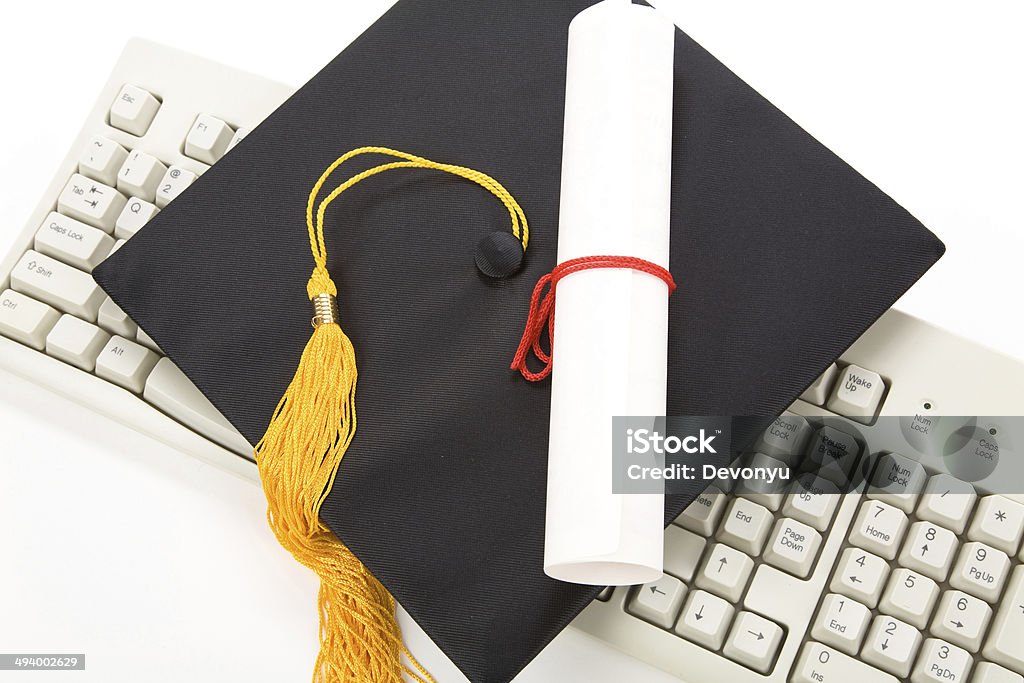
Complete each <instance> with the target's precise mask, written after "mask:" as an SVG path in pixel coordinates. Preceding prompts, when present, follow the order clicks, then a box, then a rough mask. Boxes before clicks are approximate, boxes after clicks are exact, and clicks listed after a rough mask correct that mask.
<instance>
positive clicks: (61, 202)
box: [57, 173, 128, 232]
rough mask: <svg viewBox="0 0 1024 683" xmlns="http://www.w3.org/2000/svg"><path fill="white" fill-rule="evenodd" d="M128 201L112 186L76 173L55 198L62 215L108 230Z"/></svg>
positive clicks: (111, 228)
mask: <svg viewBox="0 0 1024 683" xmlns="http://www.w3.org/2000/svg"><path fill="white" fill-rule="evenodd" d="M127 201H128V200H127V199H125V196H124V195H123V194H121V193H120V192H118V191H117V190H115V189H114V188H112V187H110V186H108V185H104V184H103V183H98V182H96V181H95V180H89V179H88V178H86V177H85V176H84V175H80V174H78V173H76V174H74V175H73V176H71V180H69V181H68V182H67V185H65V186H64V190H63V191H62V192H61V193H60V196H59V197H58V198H57V210H58V211H60V212H61V213H62V214H64V215H65V216H70V217H71V218H74V219H76V220H79V221H82V222H83V223H88V224H89V225H91V226H93V227H95V228H100V229H101V230H103V231H105V232H111V231H112V230H113V229H114V221H116V220H117V217H118V215H119V214H120V213H121V209H123V208H124V205H125V202H127Z"/></svg>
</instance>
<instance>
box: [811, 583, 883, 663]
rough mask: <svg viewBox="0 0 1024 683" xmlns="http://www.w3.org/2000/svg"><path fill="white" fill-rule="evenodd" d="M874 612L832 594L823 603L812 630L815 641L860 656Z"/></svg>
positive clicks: (857, 603)
mask: <svg viewBox="0 0 1024 683" xmlns="http://www.w3.org/2000/svg"><path fill="white" fill-rule="evenodd" d="M870 621H871V610H869V609H868V608H867V607H865V606H864V605H862V604H860V603H859V602H857V601H856V600H850V599H849V598H848V597H846V596H845V595H838V594H836V593H829V594H828V595H826V596H825V599H824V600H823V601H822V603H821V608H820V609H819V610H818V617H817V619H815V620H814V626H813V627H812V628H811V637H812V638H814V639H815V640H820V641H821V642H823V643H825V644H827V645H831V646H832V647H835V648H837V649H839V650H842V651H843V652H845V653H846V654H848V655H856V654H857V651H858V650H860V644H861V642H862V641H863V640H864V634H865V633H867V630H868V623H870Z"/></svg>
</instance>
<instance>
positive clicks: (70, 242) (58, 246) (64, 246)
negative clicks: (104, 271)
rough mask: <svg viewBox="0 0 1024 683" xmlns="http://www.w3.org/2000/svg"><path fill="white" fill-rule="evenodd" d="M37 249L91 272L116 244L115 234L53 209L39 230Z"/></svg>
mask: <svg viewBox="0 0 1024 683" xmlns="http://www.w3.org/2000/svg"><path fill="white" fill-rule="evenodd" d="M35 248H36V251H38V252H40V253H43V254H46V255H47V256H52V257H54V258H56V259H60V260H61V261H63V262H64V263H67V264H68V265H70V266H74V267H75V268H78V269H80V270H84V271H87V272H92V269H93V268H95V267H96V266H98V265H99V264H100V263H101V262H102V261H103V259H105V258H107V256H109V255H110V250H111V249H113V248H114V238H113V237H111V236H110V235H108V234H107V233H105V232H103V231H102V230H99V229H98V228H94V227H92V226H90V225H86V224H85V223H81V222H79V221H76V220H75V219H73V218H68V217H67V216H62V215H60V214H59V213H57V212H56V211H51V212H50V215H49V216H47V217H46V220H44V221H43V224H42V225H40V226H39V230H37V231H36V239H35Z"/></svg>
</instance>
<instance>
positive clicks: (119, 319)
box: [96, 296, 139, 338]
mask: <svg viewBox="0 0 1024 683" xmlns="http://www.w3.org/2000/svg"><path fill="white" fill-rule="evenodd" d="M96 322H98V323H99V325H100V327H102V328H103V329H105V330H107V331H109V332H111V333H112V334H119V335H121V336H122V337H129V338H131V337H134V336H135V333H136V331H138V329H139V327H138V325H136V324H135V321H134V320H132V319H131V318H129V317H128V314H127V313H125V312H124V311H122V310H121V307H120V306H118V305H117V304H115V303H114V300H113V299H111V298H110V297H109V296H108V297H107V298H106V299H104V301H103V303H102V304H100V310H99V313H98V314H97V316H96Z"/></svg>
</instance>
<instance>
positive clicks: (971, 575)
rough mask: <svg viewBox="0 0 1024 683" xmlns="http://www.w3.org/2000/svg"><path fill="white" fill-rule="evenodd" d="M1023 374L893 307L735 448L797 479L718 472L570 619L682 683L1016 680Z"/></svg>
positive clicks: (1020, 637) (1022, 616)
mask: <svg viewBox="0 0 1024 683" xmlns="http://www.w3.org/2000/svg"><path fill="white" fill-rule="evenodd" d="M1022 380H1024V364H1021V363H1019V362H1017V361H1014V360H1012V359H1009V358H1007V357H1005V356H1001V355H999V354H997V353H994V352H992V351H989V350H986V349H983V348H981V347H978V346H975V345H972V344H971V343H970V342H967V341H966V340H963V339H960V338H957V337H955V336H953V335H949V334H946V333H944V332H942V331H941V330H938V329H936V328H934V327H931V326H928V325H926V324H924V323H922V322H920V321H917V320H914V319H912V318H910V317H908V316H905V315H902V314H899V313H896V312H894V311H890V312H889V313H887V314H886V315H885V316H883V318H882V319H881V320H879V321H878V322H877V323H876V324H875V325H874V326H873V327H872V328H871V329H870V330H869V331H868V332H867V333H866V334H865V335H864V336H863V337H861V339H859V340H858V341H857V343H856V344H854V345H853V346H852V347H851V348H850V349H849V350H848V351H847V352H846V354H844V357H843V359H841V360H840V361H839V362H838V363H837V364H833V365H832V366H830V367H829V368H828V369H827V370H826V371H825V372H824V373H823V374H822V377H821V378H819V380H818V381H816V382H815V383H814V384H812V385H811V386H810V387H809V388H808V389H807V390H806V391H805V392H804V394H803V395H802V396H801V398H800V400H798V401H796V403H794V404H793V405H792V406H790V408H789V410H787V411H786V412H785V413H783V415H781V416H780V417H779V418H777V419H776V420H775V421H774V422H773V423H772V424H771V426H770V427H769V428H768V429H767V430H765V432H764V434H762V436H761V437H760V438H759V440H758V441H757V443H756V444H755V445H754V446H753V447H752V449H751V451H750V453H749V454H748V455H747V456H745V459H744V460H743V462H742V464H744V465H749V466H751V467H781V466H789V467H790V468H792V469H793V471H794V472H797V473H801V472H802V474H798V475H797V476H795V477H794V479H795V481H792V482H785V484H784V485H783V486H782V487H771V486H766V485H765V484H764V483H763V482H750V481H744V482H740V483H738V484H736V483H732V484H730V483H729V482H726V481H721V480H720V481H718V482H716V485H712V486H709V487H708V489H707V490H706V491H705V492H704V493H703V494H701V495H700V496H699V497H698V498H697V499H696V500H695V501H694V502H693V503H692V504H691V505H690V506H689V507H688V508H687V509H686V510H685V511H684V512H683V513H682V514H681V515H680V516H679V517H678V518H677V519H676V520H675V521H674V522H673V524H671V525H670V526H669V527H668V529H667V530H666V535H665V569H664V571H665V573H664V574H663V576H662V577H661V578H660V579H658V580H657V581H654V582H651V583H648V584H645V585H643V586H633V587H618V588H614V589H612V588H609V589H605V591H604V592H602V594H601V595H600V597H599V598H598V600H596V601H595V602H594V603H593V604H592V605H591V606H589V607H588V608H587V609H586V610H584V612H583V614H581V615H580V617H578V618H577V619H576V621H575V622H574V625H575V626H576V627H577V628H580V629H583V630H584V631H586V632H588V633H591V634H592V635H595V636H597V637H599V638H601V639H603V640H606V641H607V642H609V643H610V644H612V645H614V646H616V647H618V648H621V649H623V650H625V651H626V652H629V653H631V654H633V655H634V656H636V657H638V658H640V659H644V660H646V661H648V662H650V663H652V664H654V665H655V666H658V667H660V668H662V669H664V670H665V671H668V672H670V673H673V674H675V675H677V676H678V677H679V678H681V679H682V680H685V681H690V682H691V683H702V682H705V681H706V682H708V683H710V682H712V681H780V682H781V681H791V682H793V683H844V682H847V681H850V682H852V681H857V682H859V683H873V682H875V681H878V682H879V683H880V682H882V681H896V680H910V681H913V683H924V682H925V681H934V682H936V683H937V682H939V681H947V682H952V683H960V682H962V681H980V682H985V683H990V682H994V681H1007V682H1009V681H1017V682H1018V683H1020V682H1021V681H1024V678H1022V677H1021V675H1022V674H1024V564H1022V563H1024V549H1022V548H1021V540H1022V536H1024V495H1021V494H1022V493H1024V488H1022V487H1021V483H1022V482H1024V476H1022V473H1021V471H1020V469H1021V466H1022V464H1024V463H1022V462H1021V459H1020V457H1019V453H1018V452H1017V451H1016V450H1014V445H1017V447H1019V444H1021V443H1022V439H1024V433H1022V432H1024V430H1022V429H1021V422H1020V418H1019V417H1012V416H1020V415H1022V410H1024V399H1022V398H1021V397H1020V395H1019V394H1017V392H1016V391H1015V390H1014V389H1013V387H1015V386H1016V387H1019V386H1021V385H1020V382H1021V381H1022ZM978 414H988V415H993V416H1004V415H1009V416H1011V417H954V416H958V415H963V416H977V415H978ZM976 434H980V435H981V437H977V436H975V435H976ZM951 437H955V438H951ZM986 439H987V441H986ZM951 443H952V444H958V445H961V446H963V447H964V448H966V444H968V443H969V444H971V448H979V449H981V451H982V452H981V453H980V454H978V453H975V454H972V455H971V456H967V455H966V451H964V452H960V451H957V450H956V449H953V450H950V448H949V446H948V444H951ZM986 444H989V445H990V446H991V448H992V450H993V451H994V456H993V457H992V459H993V461H994V462H993V464H992V466H991V467H987V466H986V465H985V464H984V463H987V462H988V458H987V457H986V456H988V455H989V454H988V453H986V452H984V449H985V448H987V447H988V446H986ZM964 463H968V464H969V466H967V467H966V468H965V465H964ZM970 463H973V465H971V464H970ZM978 463H982V465H980V466H979V465H978Z"/></svg>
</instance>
